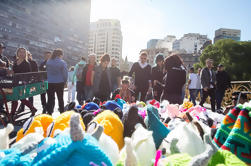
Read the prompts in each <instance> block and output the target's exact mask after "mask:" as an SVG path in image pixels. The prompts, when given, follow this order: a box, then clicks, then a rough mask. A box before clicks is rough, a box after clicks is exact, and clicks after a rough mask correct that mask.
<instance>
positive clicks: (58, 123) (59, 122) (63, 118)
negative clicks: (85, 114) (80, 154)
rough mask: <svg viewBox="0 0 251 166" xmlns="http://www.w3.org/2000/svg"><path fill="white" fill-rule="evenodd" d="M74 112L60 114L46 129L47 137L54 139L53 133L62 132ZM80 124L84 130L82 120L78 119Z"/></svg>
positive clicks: (67, 125)
mask: <svg viewBox="0 0 251 166" xmlns="http://www.w3.org/2000/svg"><path fill="white" fill-rule="evenodd" d="M74 113H75V112H74V111H66V112H64V113H62V114H60V115H59V116H58V117H57V118H56V119H55V120H54V121H53V122H52V123H51V124H50V125H49V127H48V128H47V137H54V136H55V131H58V130H61V131H64V130H65V129H66V128H68V127H69V125H70V120H71V116H72V115H73V114H74ZM80 124H81V126H82V127H83V130H85V125H84V123H83V120H82V118H81V117H80Z"/></svg>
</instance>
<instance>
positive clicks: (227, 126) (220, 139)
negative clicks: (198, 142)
mask: <svg viewBox="0 0 251 166" xmlns="http://www.w3.org/2000/svg"><path fill="white" fill-rule="evenodd" d="M240 111H241V108H240V107H235V108H233V109H232V110H231V111H229V113H228V114H227V115H226V116H225V118H224V119H223V121H222V122H221V126H220V128H219V129H218V130H217V132H216V134H215V136H214V139H213V142H214V143H215V145H216V146H217V147H218V148H220V147H221V146H222V145H223V144H224V142H225V141H226V140H227V137H228V135H229V133H230V132H231V130H232V128H233V126H234V124H235V121H236V119H237V117H238V115H239V112H240Z"/></svg>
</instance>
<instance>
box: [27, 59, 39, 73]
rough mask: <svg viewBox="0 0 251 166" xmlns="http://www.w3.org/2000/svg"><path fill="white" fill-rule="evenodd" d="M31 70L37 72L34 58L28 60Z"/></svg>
mask: <svg viewBox="0 0 251 166" xmlns="http://www.w3.org/2000/svg"><path fill="white" fill-rule="evenodd" d="M29 62H30V65H31V71H32V72H38V67H37V62H36V61H34V60H29Z"/></svg>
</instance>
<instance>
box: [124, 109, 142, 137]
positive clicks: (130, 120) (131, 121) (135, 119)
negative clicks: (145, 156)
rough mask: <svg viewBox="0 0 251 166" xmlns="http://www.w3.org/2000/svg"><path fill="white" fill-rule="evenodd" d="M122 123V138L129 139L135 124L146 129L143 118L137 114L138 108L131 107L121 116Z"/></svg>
mask: <svg viewBox="0 0 251 166" xmlns="http://www.w3.org/2000/svg"><path fill="white" fill-rule="evenodd" d="M122 122H123V125H124V137H131V136H132V133H133V132H134V131H135V125H136V124H137V123H140V124H142V125H143V126H144V127H146V125H145V123H144V121H143V118H142V117H141V116H140V115H139V114H138V108H137V107H135V106H132V107H131V108H130V109H129V110H128V111H127V112H126V113H125V114H124V116H123V118H122Z"/></svg>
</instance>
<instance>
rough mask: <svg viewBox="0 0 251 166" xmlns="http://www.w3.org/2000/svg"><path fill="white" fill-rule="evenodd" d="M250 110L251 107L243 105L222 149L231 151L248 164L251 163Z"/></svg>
mask: <svg viewBox="0 0 251 166" xmlns="http://www.w3.org/2000/svg"><path fill="white" fill-rule="evenodd" d="M248 109H249V110H248ZM250 110H251V108H250V107H245V106H244V105H243V108H242V110H241V111H240V113H239V115H238V117H237V119H236V121H235V124H234V126H233V128H232V130H231V132H230V133H229V136H228V138H227V140H226V141H225V142H224V144H223V145H222V146H221V149H223V150H228V151H231V152H232V153H233V154H235V155H236V156H237V157H239V158H240V159H241V160H242V161H244V162H246V163H248V164H251V118H250V117H249V115H248V113H249V111H250Z"/></svg>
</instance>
